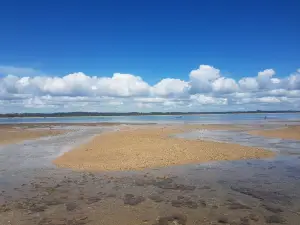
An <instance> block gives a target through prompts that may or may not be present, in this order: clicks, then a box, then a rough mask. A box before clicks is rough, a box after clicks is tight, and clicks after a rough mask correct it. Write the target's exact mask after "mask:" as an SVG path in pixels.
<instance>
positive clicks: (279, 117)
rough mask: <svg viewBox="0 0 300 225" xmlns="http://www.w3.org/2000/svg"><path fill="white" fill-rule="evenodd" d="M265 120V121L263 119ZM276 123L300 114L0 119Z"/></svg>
mask: <svg viewBox="0 0 300 225" xmlns="http://www.w3.org/2000/svg"><path fill="white" fill-rule="evenodd" d="M265 118H267V119H265ZM274 121H276V123H278V121H280V122H283V123H294V121H296V122H297V121H298V122H299V121H300V113H269V114H268V113H252V114H251V113H249V114H207V115H184V116H169V115H164V116H94V117H90V116H89V117H87V116H82V117H46V118H42V117H40V118H39V117H35V118H0V124H14V123H101V122H116V123H153V122H154V123H212V124H223V123H225V124H231V123H247V124H248V123H250V122H251V123H257V124H261V123H263V124H265V123H272V122H274Z"/></svg>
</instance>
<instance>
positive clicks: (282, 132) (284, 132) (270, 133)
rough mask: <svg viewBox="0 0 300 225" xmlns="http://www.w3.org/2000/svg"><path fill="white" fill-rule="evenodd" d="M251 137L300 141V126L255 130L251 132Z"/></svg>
mask: <svg viewBox="0 0 300 225" xmlns="http://www.w3.org/2000/svg"><path fill="white" fill-rule="evenodd" d="M249 133H250V134H251V135H259V136H264V137H269V138H281V139H290V140H300V126H299V125H295V126H287V127H283V128H280V129H273V130H254V131H250V132H249Z"/></svg>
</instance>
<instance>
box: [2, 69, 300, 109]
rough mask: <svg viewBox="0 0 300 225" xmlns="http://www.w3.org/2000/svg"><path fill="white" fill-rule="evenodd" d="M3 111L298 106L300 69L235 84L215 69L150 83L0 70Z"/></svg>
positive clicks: (259, 75) (130, 76)
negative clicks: (286, 73)
mask: <svg viewBox="0 0 300 225" xmlns="http://www.w3.org/2000/svg"><path fill="white" fill-rule="evenodd" d="M0 74H2V77H0V112H1V113H7V112H54V111H61V112H62V111H98V112H116V111H118V112H127V111H141V112H148V111H228V110H229V111H232V110H257V109H260V110H278V109H285V110H288V109H294V110H295V109H299V108H300V69H298V70H297V71H295V72H294V73H292V74H289V75H286V76H285V77H281V78H278V77H276V71H275V70H274V69H266V70H263V71H258V73H257V75H254V76H253V77H244V78H241V79H240V80H235V79H232V78H229V77H225V76H224V75H222V72H221V71H220V70H219V69H218V68H215V67H213V66H211V65H200V66H199V67H198V68H197V69H194V70H192V71H190V73H189V74H187V76H186V80H180V79H174V78H165V79H162V80H160V81H159V82H158V83H157V84H154V85H150V84H148V83H147V82H146V81H144V80H143V78H142V77H141V76H137V75H133V74H122V73H114V74H113V75H112V76H110V77H98V76H89V75H87V74H84V73H83V72H77V73H72V74H68V75H65V76H63V77H55V76H47V75H44V74H41V73H40V72H39V71H36V70H34V69H30V68H17V67H9V66H0Z"/></svg>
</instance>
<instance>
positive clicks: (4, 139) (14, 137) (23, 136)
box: [0, 126, 65, 145]
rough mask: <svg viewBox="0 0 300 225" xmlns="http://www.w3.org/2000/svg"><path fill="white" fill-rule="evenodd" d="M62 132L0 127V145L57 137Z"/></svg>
mask: <svg viewBox="0 0 300 225" xmlns="http://www.w3.org/2000/svg"><path fill="white" fill-rule="evenodd" d="M64 132H65V131H61V130H51V129H39V130H35V129H27V128H20V127H18V128H17V127H12V126H0V145H5V144H13V143H18V142H22V141H24V140H32V139H36V138H40V137H45V136H54V135H59V134H62V133H64Z"/></svg>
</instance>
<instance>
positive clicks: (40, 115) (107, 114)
mask: <svg viewBox="0 0 300 225" xmlns="http://www.w3.org/2000/svg"><path fill="white" fill-rule="evenodd" d="M246 113H300V111H293V110H285V111H262V110H256V111H228V112H148V113H142V112H126V113H117V112H56V113H6V114H0V117H2V118H4V117H5V118H7V117H71V116H149V115H157V116H159V115H174V116H183V115H193V114H194V115H195V114H202V115H203V114H204V115H206V114H246Z"/></svg>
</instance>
